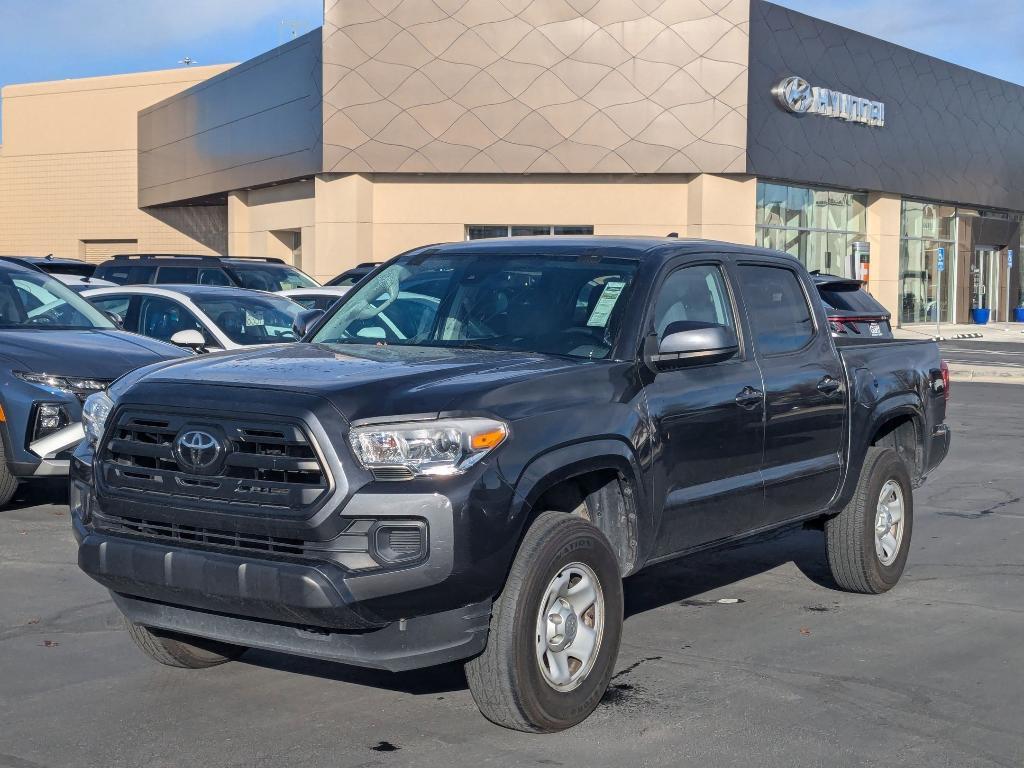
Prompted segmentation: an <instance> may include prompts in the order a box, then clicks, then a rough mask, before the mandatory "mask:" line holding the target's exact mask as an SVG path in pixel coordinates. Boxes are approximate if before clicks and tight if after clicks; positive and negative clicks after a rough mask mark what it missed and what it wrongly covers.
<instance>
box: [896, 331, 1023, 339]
mask: <svg viewBox="0 0 1024 768" xmlns="http://www.w3.org/2000/svg"><path fill="white" fill-rule="evenodd" d="M1022 333H1024V331H1022ZM895 338H897V339H900V338H925V339H928V340H929V341H959V340H960V339H983V338H985V335H984V334H982V333H954V334H953V335H952V336H923V337H921V336H918V337H903V336H895Z"/></svg>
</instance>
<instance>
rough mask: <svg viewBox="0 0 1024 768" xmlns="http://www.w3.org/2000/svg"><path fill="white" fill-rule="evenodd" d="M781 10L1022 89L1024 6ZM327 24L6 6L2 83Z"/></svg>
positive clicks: (883, 2)
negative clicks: (849, 29)
mask: <svg viewBox="0 0 1024 768" xmlns="http://www.w3.org/2000/svg"><path fill="white" fill-rule="evenodd" d="M779 2H780V4H782V5H786V6H789V7H791V8H795V9H797V10H800V11H803V12H805V13H809V14H811V15H814V16H818V17H820V18H825V19H828V20H830V21H835V22H837V23H839V24H843V25H844V26H848V27H852V28H854V29H858V30H860V31H863V32H867V33H868V34H871V35H875V36H877V37H881V38H884V39H886V40H891V41H893V42H896V43H900V44H901V45H906V46H908V47H910V48H914V49H917V50H920V51H924V52H925V53H930V54H933V55H935V56H939V57H941V58H944V59H948V60H951V61H955V62H957V63H958V64H963V65H965V66H968V67H971V68H973V69H979V70H981V71H983V72H987V73H989V74H992V75H995V76H997V77H1002V78H1004V79H1006V80H1012V81H1014V82H1018V83H1021V84H1024V0H779ZM322 21H323V0H0V85H6V84H10V83H22V82H33V81H37V80H58V79H63V78H67V77H88V76H90V75H104V74H114V73H121V72H135V71H140V70H147V69H163V68H165V67H174V66H178V62H179V61H180V60H181V59H182V58H184V57H185V56H191V57H192V58H193V59H195V60H196V61H198V62H199V63H201V64H219V63H223V62H229V61H243V60H245V59H247V58H250V57H252V56H255V55H256V54H259V53H262V52H263V51H265V50H268V49H270V48H273V47H274V46H276V45H278V44H280V43H282V42H285V41H286V40H287V39H288V38H289V37H290V35H291V25H292V24H293V23H294V25H295V27H296V28H297V31H298V32H299V33H300V34H301V33H302V32H306V31H308V30H310V29H313V28H314V27H317V26H319V25H320V24H321V23H322ZM282 22H286V23H282Z"/></svg>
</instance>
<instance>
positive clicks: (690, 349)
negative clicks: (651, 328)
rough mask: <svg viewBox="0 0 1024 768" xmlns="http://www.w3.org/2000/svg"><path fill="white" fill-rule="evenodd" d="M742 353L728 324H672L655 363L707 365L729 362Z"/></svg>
mask: <svg viewBox="0 0 1024 768" xmlns="http://www.w3.org/2000/svg"><path fill="white" fill-rule="evenodd" d="M739 351H740V345H739V341H738V340H737V339H736V333H735V331H733V330H732V329H731V328H726V327H725V326H724V325H708V324H705V323H692V322H687V321H682V322H676V323H670V324H669V326H668V328H666V329H665V335H664V336H662V338H661V342H660V343H659V344H658V352H657V354H655V355H652V359H651V362H653V363H654V364H655V366H656V367H658V368H666V367H672V366H682V365H704V364H707V363H717V362H721V361H722V360H728V359H729V358H730V357H732V356H733V355H735V354H737V353H738V352H739Z"/></svg>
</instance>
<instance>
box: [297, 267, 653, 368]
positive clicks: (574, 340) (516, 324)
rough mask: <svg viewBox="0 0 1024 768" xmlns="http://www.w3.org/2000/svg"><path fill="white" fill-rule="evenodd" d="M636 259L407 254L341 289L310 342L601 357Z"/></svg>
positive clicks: (616, 322)
mask: <svg viewBox="0 0 1024 768" xmlns="http://www.w3.org/2000/svg"><path fill="white" fill-rule="evenodd" d="M636 269H637V262H636V261H634V260H631V259H621V258H599V257H594V256H591V255H566V256H561V255H532V254H531V255H521V254H466V255H459V254H435V255H432V256H422V255H415V254H414V255H411V256H408V257H404V258H403V259H402V260H401V261H399V262H396V263H394V264H391V265H390V266H388V267H387V268H385V269H384V270H383V271H382V272H381V273H380V274H378V275H377V276H376V277H374V278H373V279H372V280H370V281H369V282H368V283H366V284H365V285H363V286H362V287H360V288H357V289H355V290H353V291H352V292H351V293H350V294H349V295H347V296H345V298H344V300H343V302H342V303H341V304H340V305H339V306H338V308H337V309H336V310H335V311H334V314H333V315H332V316H331V317H330V318H329V319H328V321H327V322H326V324H325V325H324V326H323V328H322V329H321V330H320V332H319V333H317V334H316V336H315V337H314V338H313V341H314V342H319V343H322V344H393V345H401V346H431V347H438V346H440V347H464V348H476V349H500V350H514V351H520V352H541V353H546V354H557V355H569V356H572V357H582V358H592V359H603V358H606V357H608V356H609V355H610V354H611V350H612V347H613V346H614V344H615V340H616V336H617V334H618V328H619V324H620V318H621V315H622V310H623V309H624V308H625V306H626V301H627V298H628V296H627V294H628V292H629V287H630V284H631V282H632V280H633V276H634V274H635V273H636Z"/></svg>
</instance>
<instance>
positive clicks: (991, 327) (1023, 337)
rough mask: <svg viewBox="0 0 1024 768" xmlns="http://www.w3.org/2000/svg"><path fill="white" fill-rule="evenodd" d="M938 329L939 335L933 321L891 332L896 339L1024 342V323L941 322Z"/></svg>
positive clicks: (895, 329)
mask: <svg viewBox="0 0 1024 768" xmlns="http://www.w3.org/2000/svg"><path fill="white" fill-rule="evenodd" d="M938 330H939V332H940V333H941V335H937V334H936V328H935V323H918V324H915V325H905V326H903V327H902V328H893V330H892V334H893V336H895V337H896V338H897V339H937V340H938V341H956V340H959V339H984V340H985V341H1000V342H1007V341H1008V342H1017V343H1020V344H1024V323H989V324H988V325H974V324H973V323H964V324H956V323H943V324H942V325H941V326H939V329H938Z"/></svg>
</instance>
